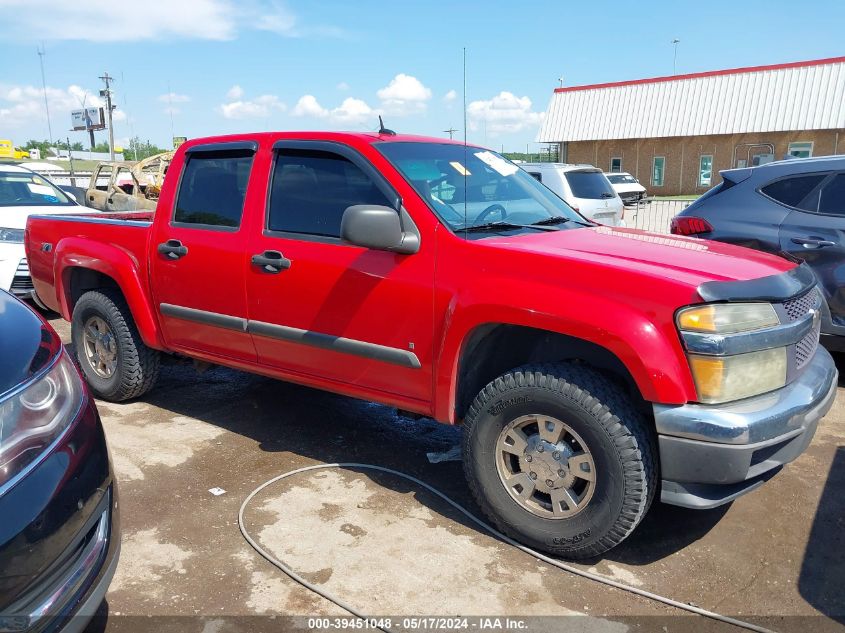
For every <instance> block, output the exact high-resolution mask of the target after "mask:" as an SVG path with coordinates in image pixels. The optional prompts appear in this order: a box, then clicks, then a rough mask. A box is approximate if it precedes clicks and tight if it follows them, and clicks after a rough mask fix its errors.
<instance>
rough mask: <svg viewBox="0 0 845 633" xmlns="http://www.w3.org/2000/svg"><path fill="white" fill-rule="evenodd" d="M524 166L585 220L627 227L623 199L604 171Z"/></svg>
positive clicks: (558, 165)
mask: <svg viewBox="0 0 845 633" xmlns="http://www.w3.org/2000/svg"><path fill="white" fill-rule="evenodd" d="M520 167H521V168H522V169H524V170H525V171H527V172H528V173H529V174H531V175H532V176H534V178H536V179H537V180H539V181H540V182H542V183H543V184H544V185H546V186H547V187H548V188H549V189H551V190H552V191H554V192H555V193H556V194H557V195H558V196H560V197H561V198H563V200H564V201H565V202H566V203H567V204H568V205H569V206H570V207H572V208H573V209H575V210H576V211H578V212H579V213H580V214H581V215H583V216H584V217H586V218H588V219H590V220H593V221H594V222H598V223H599V224H606V225H608V226H625V220H624V206H623V204H622V200H621V198H620V197H619V195H618V194H617V193H616V191H615V190H614V189H613V187H612V186H611V184H610V181H608V179H607V178H606V177H605V175H604V173H603V172H602V170H601V169H598V168H597V167H593V166H592V165H568V164H566V163H522V164H521V165H520Z"/></svg>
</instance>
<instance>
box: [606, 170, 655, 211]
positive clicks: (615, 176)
mask: <svg viewBox="0 0 845 633" xmlns="http://www.w3.org/2000/svg"><path fill="white" fill-rule="evenodd" d="M605 176H607V180H608V181H609V182H610V186H611V187H613V190H614V191H615V192H616V194H617V195H618V196H619V197H620V198H621V200H622V203H623V204H636V203H637V202H639V201H640V200H644V199H645V198H646V196H648V192H647V191H646V189H645V187H643V186H642V185H641V184H640V181H639V180H637V179H636V178H634V177H633V176H632V175H631V174H629V173H628V172H625V171H622V172H613V173H609V174H605Z"/></svg>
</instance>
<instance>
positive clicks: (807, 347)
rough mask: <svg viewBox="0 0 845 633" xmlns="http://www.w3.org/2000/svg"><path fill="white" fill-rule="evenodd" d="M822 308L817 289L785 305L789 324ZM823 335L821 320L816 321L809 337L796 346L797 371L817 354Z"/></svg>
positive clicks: (790, 300) (786, 302) (808, 334)
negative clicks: (820, 336) (820, 337)
mask: <svg viewBox="0 0 845 633" xmlns="http://www.w3.org/2000/svg"><path fill="white" fill-rule="evenodd" d="M820 308H821V297H820V296H819V291H818V290H817V289H816V288H813V289H812V290H810V292H807V293H804V294H803V295H801V296H800V297H796V298H795V299H789V300H788V301H785V302H784V303H783V309H784V311H785V312H786V316H787V318H788V319H789V322H790V323H792V322H794V321H797V320H798V319H801V318H803V317H805V316H806V315H807V313H808V312H810V310H818V309H820ZM820 333H821V320H820V319H816V323H815V326H814V327H813V329H812V330H810V332H808V333H807V335H806V336H805V337H804V338H802V339H801V340H800V341H798V343H796V344H795V369H801V368H802V367H804V365H806V364H807V362H808V361H809V360H810V359H811V358H812V357H813V354H815V353H816V348H817V347H818V346H819V334H820Z"/></svg>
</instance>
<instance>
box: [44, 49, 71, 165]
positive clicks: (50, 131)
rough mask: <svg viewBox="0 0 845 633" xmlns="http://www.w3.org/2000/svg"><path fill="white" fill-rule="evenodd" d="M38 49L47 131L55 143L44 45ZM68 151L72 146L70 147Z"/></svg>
mask: <svg viewBox="0 0 845 633" xmlns="http://www.w3.org/2000/svg"><path fill="white" fill-rule="evenodd" d="M37 50H38V61H39V62H41V86H42V87H43V88H44V109H45V110H46V111H47V133H48V134H49V135H50V145H52V144H53V125H52V124H51V123H50V106H49V105H47V80H46V79H45V78H44V55H46V54H47V53H46V52H45V51H44V45H43V44H42V45H41V47H40V48H38V49H37ZM68 151H70V148H69V147H68Z"/></svg>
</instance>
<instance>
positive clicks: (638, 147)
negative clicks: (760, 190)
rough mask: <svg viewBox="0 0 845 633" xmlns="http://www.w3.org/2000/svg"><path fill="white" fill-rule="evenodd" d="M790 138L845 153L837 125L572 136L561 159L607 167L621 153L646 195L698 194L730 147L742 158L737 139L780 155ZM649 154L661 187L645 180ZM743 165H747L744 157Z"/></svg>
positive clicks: (730, 154) (728, 163)
mask: <svg viewBox="0 0 845 633" xmlns="http://www.w3.org/2000/svg"><path fill="white" fill-rule="evenodd" d="M837 134H838V141H837ZM796 141H811V142H812V143H813V156H825V155H829V154H834V153H839V154H845V129H842V130H812V131H808V132H768V133H760V134H719V135H712V136H674V137H669V138H654V139H624V140H616V141H576V142H570V143H567V147H566V150H565V152H564V158H565V160H566V162H568V163H589V164H591V165H595V166H596V167H599V168H601V169H603V170H605V171H610V159H611V157H621V158H622V171H627V172H629V173H631V174H633V175H634V176H635V177H636V178H637V179H638V180H639V181H640V182H641V183H642V184H643V185H644V186H645V187H646V189H648V192H649V194H650V195H658V196H660V195H662V196H675V195H686V194H700V193H703V192H704V191H706V190H707V189H709V188H710V187H712V186H713V185H716V184H718V183H719V182H720V181H721V178H720V177H719V170H721V169H730V168H732V167H734V150H735V149H736V151H737V157H738V158H739V159H743V158H747V155H746V152H747V150H746V149H745V148H744V147H739V148H738V149H737V147H738V146H740V145H741V144H744V143H772V144H774V146H775V160H780V159H782V158H783V157H784V155H785V154H786V152H787V148H788V146H789V144H790V143H792V142H796ZM767 151H768V150H765V149H764V148H755V149H753V150H752V153H758V152H759V153H766V152H767ZM704 154H710V155H712V156H713V176H712V180H711V182H710V187H699V186H698V166H699V158H700V157H701V156H702V155H704ZM655 156H664V157H665V158H666V164H665V165H666V166H665V176H664V179H663V186H662V187H657V186H653V185H652V184H651V169H652V161H653V159H654V157H655ZM748 164H749V165H750V164H751V162H750V160H749V162H748Z"/></svg>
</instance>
